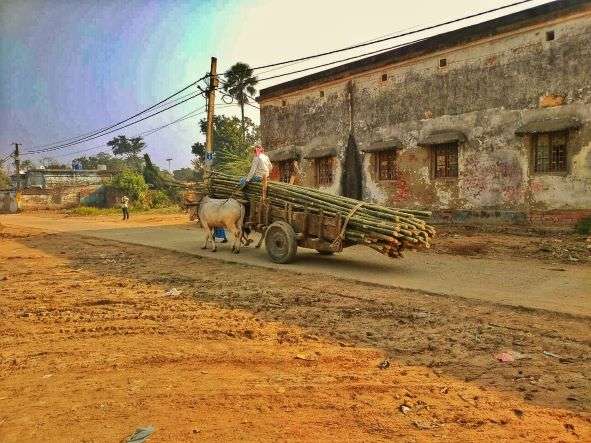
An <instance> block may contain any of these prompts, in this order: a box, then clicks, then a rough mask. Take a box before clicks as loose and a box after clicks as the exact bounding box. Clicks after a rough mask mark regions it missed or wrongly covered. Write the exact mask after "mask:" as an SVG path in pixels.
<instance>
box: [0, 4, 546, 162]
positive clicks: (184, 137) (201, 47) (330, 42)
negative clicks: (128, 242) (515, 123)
mask: <svg viewBox="0 0 591 443" xmlns="http://www.w3.org/2000/svg"><path fill="white" fill-rule="evenodd" d="M515 1H517V0H513V1H512V0H446V1H443V0H414V1H412V2H409V1H402V0H365V1H363V2H353V1H343V0H297V1H296V0H233V1H232V0H217V1H216V0H125V1H121V0H101V1H98V0H93V1H91V0H0V159H2V158H3V157H5V156H6V155H7V154H8V153H9V152H11V151H12V150H13V149H14V148H13V146H11V144H12V143H13V142H19V143H22V147H21V151H27V150H29V149H34V148H35V147H37V146H44V145H47V144H49V143H52V142H54V141H56V140H62V139H66V138H69V137H73V136H77V135H79V134H84V133H88V132H91V131H93V130H96V129H100V128H103V127H105V126H110V125H111V124H113V123H115V122H118V121H120V120H123V119H125V118H127V117H130V116H131V115H133V114H135V113H136V112H138V111H140V110H142V109H145V108H147V107H149V106H151V105H153V104H155V103H157V102H159V101H160V100H162V99H163V98H165V97H167V96H168V95H170V94H172V93H173V92H175V91H177V90H179V89H181V88H183V87H185V86H186V85H188V84H190V83H192V82H194V81H195V80H197V79H198V78H200V77H201V76H203V75H204V74H205V73H206V72H207V71H208V70H209V65H210V57H211V56H216V57H217V58H218V72H223V71H224V70H225V69H227V68H229V67H230V66H231V65H232V64H234V63H236V62H237V61H242V62H246V63H248V64H249V65H251V66H261V65H266V64H270V63H274V62H278V61H284V60H289V59H292V58H297V57H302V56H306V55H310V54H316V53H318V52H324V51H328V50H332V49H337V48H342V47H346V46H350V45H352V44H356V43H361V42H366V41H370V40H373V39H376V38H378V37H383V36H389V35H393V34H395V33H397V32H401V31H406V30H412V29H417V28H420V27H424V26H428V25H432V24H436V23H441V22H444V21H447V20H450V19H454V18H458V17H462V16H466V15H469V14H473V13H476V12H480V11H484V10H488V9H492V8H495V7H499V6H503V5H507V4H510V3H513V2H515ZM542 3H548V1H547V0H546V1H544V0H533V1H530V2H528V3H525V4H522V5H519V6H514V7H511V8H508V9H505V10H503V11H499V12H496V13H491V14H487V15H485V16H482V17H479V18H475V19H471V20H466V21H463V22H461V23H457V24H454V25H449V26H446V27H443V28H439V29H437V30H433V31H429V32H423V33H420V34H416V35H413V36H409V37H406V38H403V39H395V40H390V41H388V42H383V43H380V44H375V45H371V46H368V47H365V48H361V49H358V50H353V51H347V52H344V53H340V54H337V55H334V56H330V57H322V58H317V59H314V60H311V61H308V62H304V63H298V64H294V65H287V66H284V67H281V68H280V69H276V68H275V69H274V70H272V71H271V72H266V71H268V70H265V69H263V70H260V71H256V72H255V74H258V75H259V78H264V77H266V76H271V75H276V74H281V73H286V72H290V71H292V70H296V69H302V68H306V67H311V66H315V65H317V64H321V63H327V62H330V61H334V60H338V59H340V58H345V57H349V56H353V55H358V54H362V53H364V52H369V51H374V50H377V49H381V48H386V47H389V46H393V45H395V44H398V43H402V42H405V41H409V40H412V39H416V38H420V37H424V36H427V35H433V34H436V33H441V32H444V31H447V30H451V29H455V28H458V27H463V26H467V25H469V24H473V23H477V22H481V21H484V20H488V19H492V18H494V17H498V16H500V15H506V14H508V13H511V12H515V11H518V10H522V9H527V8H530V7H533V6H536V5H539V4H542ZM271 69H273V68H271ZM312 72H315V71H314V70H311V71H309V73H312ZM302 75H305V74H297V75H291V76H286V77H282V78H279V79H275V80H267V81H263V82H261V83H259V85H258V88H264V87H268V86H271V85H273V84H277V83H281V82H283V81H286V80H289V79H292V78H296V77H298V76H302ZM192 90H194V89H189V90H187V92H190V91H192ZM216 102H219V103H222V102H221V100H220V98H219V96H218V100H216ZM204 104H205V101H204V99H202V98H201V97H199V98H195V99H192V100H189V101H188V102H186V103H183V104H181V105H179V106H177V107H175V108H173V109H170V110H168V111H166V112H163V113H161V114H159V115H157V116H155V117H153V118H150V119H147V120H145V121H144V122H141V123H138V124H136V125H132V126H130V127H128V128H125V129H122V130H121V131H117V132H115V133H113V134H108V135H105V136H103V137H101V138H98V139H95V140H91V141H88V142H84V143H80V144H76V145H72V146H69V147H67V148H64V149H61V150H56V151H54V152H51V153H48V154H43V155H39V154H38V155H35V156H24V157H23V159H24V158H31V159H33V160H36V161H39V160H41V159H42V158H43V157H48V156H49V157H51V158H53V159H56V160H59V161H60V162H64V163H69V162H70V161H71V160H72V159H73V158H75V157H78V156H81V155H92V154H95V153H97V152H100V151H108V148H107V147H105V146H104V145H105V143H106V142H107V141H109V140H110V139H112V138H113V137H115V136H117V135H127V136H128V137H132V136H135V135H137V134H141V133H143V132H146V131H149V130H150V129H153V128H157V127H160V126H163V125H165V124H167V123H169V122H172V121H173V120H176V119H178V118H179V117H181V116H183V115H186V114H187V113H189V112H191V111H194V110H201V109H203V107H204ZM216 113H223V114H226V115H236V116H239V114H240V111H239V108H238V106H237V105H235V104H234V105H224V106H218V109H217V112H216ZM258 113H259V111H258V109H256V108H254V107H247V108H246V114H247V115H248V116H249V117H251V118H252V119H254V120H255V121H256V122H258V121H259V114H258ZM204 116H205V114H204V113H200V114H197V115H196V116H195V117H193V118H188V119H186V120H183V121H181V122H179V123H177V124H173V125H170V126H168V127H166V128H164V129H162V130H160V131H158V132H155V133H153V134H151V135H145V137H144V139H145V142H146V144H147V146H148V147H147V152H148V153H149V154H150V156H151V157H152V159H153V160H154V161H155V162H156V163H157V164H158V165H160V166H162V167H168V166H167V165H168V163H167V162H166V159H167V158H172V161H171V166H172V169H178V168H181V167H188V166H190V161H191V159H192V155H191V152H190V147H191V145H192V144H193V143H194V142H196V141H198V140H200V141H202V140H203V136H202V135H201V134H200V132H199V119H200V118H203V117H204ZM80 151H86V152H80Z"/></svg>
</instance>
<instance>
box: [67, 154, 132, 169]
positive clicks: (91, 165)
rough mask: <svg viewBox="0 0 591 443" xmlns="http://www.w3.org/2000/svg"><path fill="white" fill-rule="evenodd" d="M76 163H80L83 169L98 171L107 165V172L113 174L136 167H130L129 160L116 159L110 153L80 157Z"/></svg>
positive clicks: (76, 159)
mask: <svg viewBox="0 0 591 443" xmlns="http://www.w3.org/2000/svg"><path fill="white" fill-rule="evenodd" d="M74 161H78V162H80V164H81V165H82V169H96V168H97V167H98V165H105V166H106V167H107V170H109V171H113V172H120V171H122V170H123V169H125V168H126V167H133V166H134V165H130V164H128V163H130V162H128V161H127V159H122V158H118V157H114V156H113V155H111V154H110V153H108V152H99V153H98V154H96V155H91V156H88V157H78V158H75V159H74ZM133 163H134V164H135V162H133Z"/></svg>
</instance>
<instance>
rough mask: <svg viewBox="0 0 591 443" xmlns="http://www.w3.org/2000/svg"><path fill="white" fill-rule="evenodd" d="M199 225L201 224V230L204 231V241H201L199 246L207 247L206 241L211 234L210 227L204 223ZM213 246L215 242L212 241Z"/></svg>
mask: <svg viewBox="0 0 591 443" xmlns="http://www.w3.org/2000/svg"><path fill="white" fill-rule="evenodd" d="M201 226H203V230H204V231H205V243H203V246H201V249H207V243H208V242H209V237H210V236H211V233H212V229H211V228H210V227H209V226H207V225H206V224H205V223H201ZM214 246H215V243H214Z"/></svg>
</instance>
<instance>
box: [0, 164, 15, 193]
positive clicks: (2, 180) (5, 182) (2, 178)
mask: <svg viewBox="0 0 591 443" xmlns="http://www.w3.org/2000/svg"><path fill="white" fill-rule="evenodd" d="M11 186H12V184H11V182H10V178H9V177H8V174H7V173H6V172H5V171H4V169H2V168H0V189H8V188H10V187H11Z"/></svg>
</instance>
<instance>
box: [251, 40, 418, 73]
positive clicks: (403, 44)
mask: <svg viewBox="0 0 591 443" xmlns="http://www.w3.org/2000/svg"><path fill="white" fill-rule="evenodd" d="M426 39H427V37H426V38H421V39H418V40H413V41H412V42H407V43H401V44H399V45H396V46H390V47H388V48H383V49H378V50H376V51H372V52H365V53H363V54H359V55H354V56H352V57H347V58H342V59H339V60H335V61H332V62H328V63H323V64H321V65H315V66H310V67H309V68H304V69H298V70H297V71H291V72H285V73H283V74H277V75H273V76H271V77H266V78H261V79H259V80H258V81H259V82H264V81H266V80H272V79H274V78H279V77H285V76H287V75H292V74H299V73H301V72H305V71H310V70H312V69H317V68H324V67H326V66H330V65H335V64H337V63H342V62H346V61H349V60H355V59H358V58H363V57H367V56H368V55H375V54H380V53H383V52H387V51H390V50H392V49H397V48H401V47H403V46H408V45H411V44H414V43H418V42H422V41H423V40H426Z"/></svg>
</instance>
